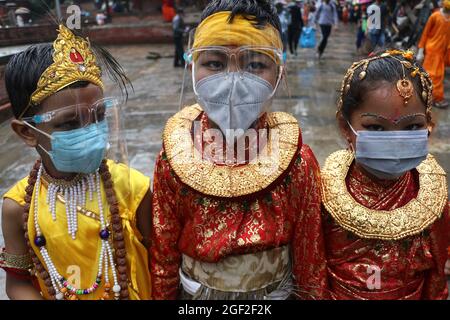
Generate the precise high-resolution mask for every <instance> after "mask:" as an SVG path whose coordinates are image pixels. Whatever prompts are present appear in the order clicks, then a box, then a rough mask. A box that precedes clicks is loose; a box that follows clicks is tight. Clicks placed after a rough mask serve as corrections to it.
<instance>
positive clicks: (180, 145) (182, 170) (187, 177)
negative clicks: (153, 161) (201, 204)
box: [163, 105, 300, 198]
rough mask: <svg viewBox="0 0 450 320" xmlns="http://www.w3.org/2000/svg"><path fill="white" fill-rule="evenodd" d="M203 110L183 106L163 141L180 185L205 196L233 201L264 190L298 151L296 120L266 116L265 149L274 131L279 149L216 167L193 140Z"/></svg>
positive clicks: (173, 119) (171, 122) (282, 115)
mask: <svg viewBox="0 0 450 320" xmlns="http://www.w3.org/2000/svg"><path fill="white" fill-rule="evenodd" d="M202 111H203V110H202V109H201V107H200V106H199V105H194V106H190V107H186V108H184V109H183V110H181V111H180V112H178V113H177V114H176V115H174V116H173V117H172V118H170V119H169V121H168V122H167V125H166V127H165V128H164V133H163V141H164V148H165V151H166V155H167V159H168V161H169V163H170V166H171V168H172V169H173V170H174V171H175V173H176V174H177V176H178V177H179V178H180V179H181V181H182V182H183V183H185V184H186V185H188V186H189V187H191V188H193V189H194V190H196V191H198V192H201V193H203V194H206V195H210V196H216V197H223V198H232V197H239V196H244V195H248V194H252V193H255V192H258V191H261V190H264V189H265V188H267V187H268V186H269V185H270V184H271V183H272V182H274V181H275V180H276V179H277V178H278V177H280V175H281V174H282V173H283V172H284V171H285V170H286V169H287V168H288V167H289V164H290V163H291V161H292V159H293V157H294V155H295V153H296V152H297V148H298V138H299V135H300V128H299V125H298V122H297V120H296V119H295V118H294V117H293V116H291V115H289V114H287V113H284V112H273V113H269V114H268V117H267V123H268V125H269V138H268V141H269V143H268V146H267V148H269V149H270V145H271V143H270V141H272V140H271V139H272V138H271V132H272V131H273V130H275V129H277V133H278V144H277V145H278V148H276V150H275V148H274V150H269V151H268V152H267V155H268V156H267V157H262V158H257V159H256V160H254V161H251V162H250V163H248V164H245V165H240V166H227V165H217V164H214V163H212V162H210V161H208V160H205V159H203V158H202V155H201V154H200V152H199V151H198V150H197V149H196V148H195V146H194V142H193V141H192V136H191V129H192V124H193V121H194V120H195V119H197V117H198V116H199V115H200V113H201V112H202Z"/></svg>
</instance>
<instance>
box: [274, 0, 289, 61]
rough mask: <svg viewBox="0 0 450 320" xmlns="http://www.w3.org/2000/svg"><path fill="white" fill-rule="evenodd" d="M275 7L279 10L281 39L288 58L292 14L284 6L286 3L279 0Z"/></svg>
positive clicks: (284, 52) (284, 53)
mask: <svg viewBox="0 0 450 320" xmlns="http://www.w3.org/2000/svg"><path fill="white" fill-rule="evenodd" d="M275 9H276V10H277V15H278V19H280V24H281V41H282V42H283V55H284V59H285V60H286V54H287V46H288V37H289V35H288V33H289V25H290V24H291V16H290V15H289V12H288V11H287V10H286V9H285V8H284V4H283V3H282V2H281V1H278V2H277V3H276V4H275Z"/></svg>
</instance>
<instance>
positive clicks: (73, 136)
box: [25, 120, 108, 173]
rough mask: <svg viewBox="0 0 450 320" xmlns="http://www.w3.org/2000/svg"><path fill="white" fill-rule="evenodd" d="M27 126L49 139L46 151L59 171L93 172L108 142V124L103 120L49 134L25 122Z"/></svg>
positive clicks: (102, 156) (104, 152) (99, 162)
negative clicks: (49, 143)
mask: <svg viewBox="0 0 450 320" xmlns="http://www.w3.org/2000/svg"><path fill="white" fill-rule="evenodd" d="M25 123H26V124H27V125H28V126H29V127H31V128H33V129H34V130H36V131H38V132H40V133H42V134H44V135H46V136H47V137H49V138H50V139H51V145H52V150H50V151H47V150H45V149H44V148H43V147H42V146H41V145H38V146H39V147H40V148H41V149H42V150H43V151H44V152H46V153H47V154H48V155H49V157H50V159H51V160H52V162H53V165H54V166H55V168H56V169H57V170H58V171H60V172H77V173H93V172H95V170H97V169H98V168H99V167H100V164H101V162H102V160H103V158H104V157H105V154H106V149H107V144H108V125H107V123H106V121H105V120H103V121H100V122H98V123H92V124H90V125H88V126H86V127H83V128H78V129H74V130H69V131H56V132H53V133H52V134H51V135H49V134H48V133H46V132H43V131H42V130H39V129H37V128H35V127H33V126H32V125H30V124H28V123H27V122H25Z"/></svg>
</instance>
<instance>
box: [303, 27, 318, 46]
mask: <svg viewBox="0 0 450 320" xmlns="http://www.w3.org/2000/svg"><path fill="white" fill-rule="evenodd" d="M300 47H302V48H315V47H316V29H313V28H311V27H304V28H303V30H302V35H301V37H300Z"/></svg>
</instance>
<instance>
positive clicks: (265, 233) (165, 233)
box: [150, 105, 326, 299]
mask: <svg viewBox="0 0 450 320" xmlns="http://www.w3.org/2000/svg"><path fill="white" fill-rule="evenodd" d="M262 119H264V120H263V121H261V122H263V123H262V126H263V127H264V128H267V129H268V131H269V135H270V134H271V133H272V132H274V130H275V129H278V130H279V133H280V139H279V141H280V148H279V149H280V150H279V153H278V154H277V155H278V156H279V161H278V162H277V163H276V164H277V166H275V168H274V170H272V171H266V172H264V171H263V168H262V167H264V166H265V165H267V163H264V161H262V163H247V164H243V165H238V166H227V165H219V164H215V163H212V162H210V161H207V160H205V161H200V162H198V161H197V162H192V163H189V162H187V161H186V162H185V163H184V164H183V161H179V160H180V159H184V160H186V159H187V158H189V157H190V155H187V153H189V152H190V151H194V152H197V153H198V151H197V149H195V148H194V146H193V139H192V137H193V136H195V134H194V131H193V129H192V123H193V121H194V120H201V123H202V124H203V125H202V126H201V129H202V130H201V131H200V132H204V131H205V130H206V129H207V128H208V125H207V123H208V121H207V117H206V114H205V113H203V111H202V110H201V108H200V107H199V106H198V105H196V106H192V107H187V108H184V109H183V110H182V111H180V112H179V113H177V114H176V115H175V116H174V117H172V118H171V119H170V120H169V121H168V123H167V125H166V128H165V130H164V146H163V150H162V151H161V153H160V154H159V157H158V159H157V162H156V169H155V176H154V188H153V192H154V193H153V232H152V237H153V239H152V247H151V249H150V250H151V273H152V276H153V278H152V285H153V291H152V293H153V297H154V298H155V299H175V298H177V297H178V296H179V287H180V275H181V276H182V277H183V275H184V276H185V275H186V274H187V275H188V276H189V278H190V279H194V280H195V281H197V282H199V283H201V284H202V285H203V289H204V292H203V293H204V294H202V295H200V296H197V298H198V297H200V298H206V299H207V298H211V299H214V298H224V299H226V298H230V297H232V298H236V299H239V298H246V299H248V298H261V296H260V295H258V294H257V292H258V290H260V289H264V290H265V291H264V294H267V293H268V292H269V291H270V290H268V286H270V285H273V284H277V283H278V282H280V280H282V281H285V282H288V281H286V280H287V278H288V277H289V276H291V277H292V275H293V278H295V280H294V281H293V286H291V287H290V289H289V290H292V291H294V292H296V293H297V294H299V295H301V297H305V298H323V297H324V296H325V291H324V288H325V287H326V279H325V277H326V263H325V257H324V247H323V237H322V225H321V213H320V185H319V167H318V164H317V161H316V159H315V157H314V155H313V153H312V151H311V149H310V148H309V147H308V146H307V145H303V144H302V140H301V134H300V130H299V127H298V122H297V121H296V120H295V118H293V117H292V116H290V115H288V114H285V113H281V112H276V113H269V114H267V117H263V118H262ZM197 138H198V137H197V136H196V139H197ZM207 146H208V142H203V147H204V149H203V150H205V148H206V147H207ZM197 155H198V154H197ZM200 155H201V153H200ZM177 160H178V161H177ZM272 164H273V163H272ZM286 247H288V248H289V250H288V251H286V250H284V249H285V248H286ZM261 261H264V263H261ZM291 264H292V270H291V271H290V273H289V270H288V269H289V268H290V266H291ZM250 269H251V270H252V271H249V270H250ZM286 271H287V275H288V277H285V276H286ZM280 276H282V278H283V279H281V278H280ZM182 280H183V278H182ZM183 286H184V282H183ZM214 290H215V291H214ZM212 291H214V292H215V294H211V292H212ZM236 291H240V292H241V294H240V293H236V294H235V295H233V292H236ZM242 292H244V293H242ZM245 292H246V293H245ZM230 294H231V295H230Z"/></svg>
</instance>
